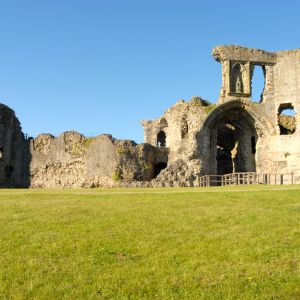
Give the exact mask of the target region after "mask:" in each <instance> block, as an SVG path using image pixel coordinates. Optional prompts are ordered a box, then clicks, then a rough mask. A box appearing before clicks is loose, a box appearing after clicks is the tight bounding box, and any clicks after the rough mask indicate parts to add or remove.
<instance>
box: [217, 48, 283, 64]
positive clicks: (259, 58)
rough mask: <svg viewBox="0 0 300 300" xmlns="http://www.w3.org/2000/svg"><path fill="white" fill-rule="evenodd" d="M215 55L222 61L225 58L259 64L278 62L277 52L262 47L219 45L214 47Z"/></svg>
mask: <svg viewBox="0 0 300 300" xmlns="http://www.w3.org/2000/svg"><path fill="white" fill-rule="evenodd" d="M212 55H213V57H214V58H215V59H216V60H217V61H219V62H222V61H224V60H233V61H250V62H253V63H257V64H260V63H262V64H276V61H277V54H276V52H268V51H264V50H260V49H254V48H246V47H241V46H234V45H230V46H217V47H215V48H214V49H213V53H212Z"/></svg>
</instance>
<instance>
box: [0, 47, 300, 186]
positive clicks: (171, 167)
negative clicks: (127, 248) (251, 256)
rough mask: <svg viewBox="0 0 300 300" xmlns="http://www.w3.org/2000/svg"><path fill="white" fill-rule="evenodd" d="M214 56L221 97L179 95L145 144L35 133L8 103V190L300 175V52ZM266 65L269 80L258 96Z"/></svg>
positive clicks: (4, 113)
mask: <svg viewBox="0 0 300 300" xmlns="http://www.w3.org/2000/svg"><path fill="white" fill-rule="evenodd" d="M213 57H214V58H215V59H216V60H217V61H218V62H220V63H221V64H222V87H221V92H220V97H219V99H218V101H217V103H216V104H211V103H210V102H208V101H206V100H203V99H201V98H200V97H193V98H192V99H191V100H190V101H188V102H185V101H184V100H179V101H178V102H177V103H176V104H175V105H174V106H172V107H171V108H169V109H168V110H167V111H166V112H165V113H164V114H163V115H162V116H161V117H160V118H158V119H156V120H152V121H145V120H144V121H142V126H143V127H144V142H145V143H143V144H136V143H135V142H133V141H129V140H116V139H114V138H113V137H112V136H110V135H99V136H97V137H93V138H87V137H85V136H83V135H81V134H79V133H77V132H65V133H63V134H61V135H60V136H58V137H54V136H52V135H51V134H41V135H39V136H37V137H36V138H34V139H32V138H29V139H27V138H25V136H24V134H23V133H22V130H21V126H20V123H19V121H18V119H17V118H16V116H15V114H14V112H13V111H12V110H11V109H10V108H8V107H7V106H5V105H0V187H41V188H54V187H114V186H132V187H135V186H137V187H139V186H141V187H157V186H199V178H200V177H201V176H203V175H214V174H219V175H222V174H228V173H235V172H255V173H260V174H284V173H291V174H293V178H294V180H295V182H300V133H299V132H300V131H299V130H298V128H297V124H299V115H298V114H297V112H298V111H300V49H296V50H290V51H280V52H266V51H262V50H258V49H251V48H245V47H240V46H220V47H216V48H214V49H213ZM257 66H259V67H260V68H262V70H263V74H264V79H265V80H264V81H265V85H264V89H263V92H262V95H261V98H260V101H259V102H253V100H252V79H253V73H254V69H255V67H257ZM287 110H289V111H290V112H291V113H290V114H285V113H284V112H285V111H287ZM292 112H294V114H293V113H292Z"/></svg>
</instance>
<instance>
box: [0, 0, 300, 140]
mask: <svg viewBox="0 0 300 300" xmlns="http://www.w3.org/2000/svg"><path fill="white" fill-rule="evenodd" d="M299 11H300V2H299V1H296V0H294V1H291V0H286V1H270V0H267V1H257V0H253V1H235V0H233V1H230V0H228V1H221V0H215V1H200V0H198V1H189V0H185V1H177V0H172V1H169V0H165V1H164V0H160V1H157V0H151V1H142V0H139V1H137V0H128V1H126V0H107V1H104V0H103V1H102V0H98V1H93V0H80V1H79V0H72V1H69V0H59V1H58V0H51V1H50V0H49V1H48V0H36V1H32V0H26V1H24V0H9V1H2V0H0V42H1V46H0V102H1V103H4V104H6V105H8V106H10V107H11V108H13V109H14V110H15V111H16V114H17V116H18V118H19V119H20V121H21V123H22V127H23V130H24V132H25V133H28V134H29V135H31V136H36V135H37V134H39V133H42V132H49V133H52V134H54V135H59V134H60V133H62V132H63V131H66V130H76V131H79V132H81V133H83V134H85V135H87V136H91V135H96V134H100V133H111V134H112V135H113V136H115V137H116V138H128V139H134V140H136V141H137V142H141V141H142V140H143V130H142V127H141V125H140V120H141V119H153V118H157V117H159V116H160V115H161V114H162V113H163V112H164V111H165V110H166V109H167V108H168V107H170V106H171V105H173V104H174V103H175V102H176V101H177V100H178V99H180V98H183V99H185V100H188V99H189V98H191V97H192V96H201V97H202V98H204V99H207V100H210V101H212V102H215V101H216V100H217V98H218V95H219V90H220V84H221V66H220V64H219V63H217V62H215V61H214V60H213V58H212V56H211V51H212V48H213V47H214V46H217V45H221V44H237V45H243V46H248V47H254V48H261V49H265V50H269V51H277V50H285V49H292V48H299V47H300V34H299V28H300V18H299ZM258 81H259V79H258Z"/></svg>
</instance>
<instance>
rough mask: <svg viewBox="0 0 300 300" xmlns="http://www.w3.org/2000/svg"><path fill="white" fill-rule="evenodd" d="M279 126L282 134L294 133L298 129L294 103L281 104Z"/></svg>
mask: <svg viewBox="0 0 300 300" xmlns="http://www.w3.org/2000/svg"><path fill="white" fill-rule="evenodd" d="M278 126H279V130H280V134H281V135H287V134H293V133H294V132H295V131H296V112H295V109H294V106H293V105H292V103H284V104H280V105H279V108H278Z"/></svg>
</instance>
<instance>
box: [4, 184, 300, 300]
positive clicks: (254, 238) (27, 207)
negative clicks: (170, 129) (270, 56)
mask: <svg viewBox="0 0 300 300" xmlns="http://www.w3.org/2000/svg"><path fill="white" fill-rule="evenodd" d="M0 224H1V226H0V299H300V186H291V187H288V186H284V187H277V188H276V187H270V186H268V187H264V186H254V187H241V188H237V187H224V188H202V189H201V188H183V189H180V188H177V189H176V188H174V189H137V190H128V189H126V190H125V189H112V190H106V189H100V190H98V189H89V190H0Z"/></svg>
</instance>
